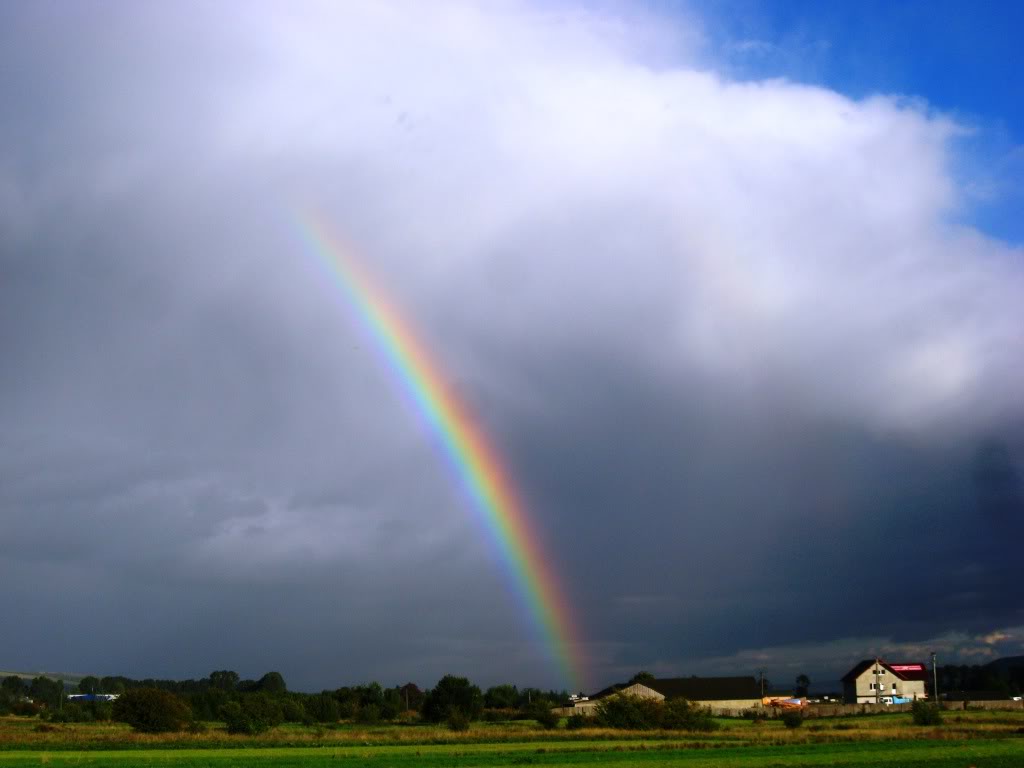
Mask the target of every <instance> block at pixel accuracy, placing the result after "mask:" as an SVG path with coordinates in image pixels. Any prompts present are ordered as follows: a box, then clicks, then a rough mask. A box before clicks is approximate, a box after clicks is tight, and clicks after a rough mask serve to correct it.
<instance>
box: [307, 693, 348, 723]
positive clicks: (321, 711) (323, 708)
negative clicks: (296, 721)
mask: <svg viewBox="0 0 1024 768" xmlns="http://www.w3.org/2000/svg"><path fill="white" fill-rule="evenodd" d="M305 708H306V712H307V713H308V714H309V716H310V717H312V718H313V719H314V720H316V722H318V723H336V722H338V718H340V717H341V712H340V710H339V708H338V700H337V699H335V698H334V697H333V696H332V695H331V694H329V693H326V692H325V693H321V694H320V695H318V696H310V697H309V698H308V699H307V700H306V707H305Z"/></svg>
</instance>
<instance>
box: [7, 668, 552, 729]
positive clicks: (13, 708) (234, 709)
mask: <svg viewBox="0 0 1024 768" xmlns="http://www.w3.org/2000/svg"><path fill="white" fill-rule="evenodd" d="M77 690H78V692H79V693H84V694H118V698H117V700H116V701H114V702H113V703H111V702H106V701H88V702H72V701H68V700H66V699H65V696H64V693H65V689H64V684H63V682H61V681H57V680H51V679H49V678H45V677H37V678H35V679H34V680H31V681H26V680H24V679H22V678H20V677H14V676H12V677H7V678H5V679H4V680H3V681H0V714H8V713H14V714H24V715H42V716H45V717H47V718H48V719H51V720H57V721H91V720H111V719H113V720H121V721H124V722H128V723H130V724H132V725H133V726H135V727H136V728H137V729H138V730H143V731H146V730H181V729H184V728H200V727H202V726H201V725H200V724H201V723H202V722H203V721H211V720H219V721H223V722H225V723H226V724H227V727H228V730H229V731H230V732H234V733H259V732H261V731H264V730H266V729H268V728H272V727H274V726H276V725H280V724H281V723H285V722H293V723H304V724H309V725H311V724H314V723H336V722H338V721H340V720H349V721H354V722H359V723H366V724H373V723H378V722H388V721H415V720H420V719H422V720H426V721H429V722H446V721H447V722H450V724H453V727H459V725H460V724H461V723H462V722H465V725H466V727H468V723H469V721H470V720H477V719H480V718H485V719H491V720H510V719H525V718H534V719H537V718H540V717H542V716H544V717H546V715H545V714H544V713H548V712H550V709H551V708H552V707H555V706H566V705H567V704H568V703H569V696H568V693H567V692H565V691H554V690H549V691H542V690H539V689H536V688H522V689H521V688H518V687H517V686H515V685H511V684H504V685H497V686H493V687H491V688H488V689H487V690H486V691H482V690H481V689H480V688H479V687H478V686H476V685H474V684H473V683H472V682H470V681H469V680H468V679H467V678H464V677H458V676H454V675H446V676H445V677H443V678H441V680H439V681H438V683H437V684H436V685H435V686H434V687H433V688H432V689H427V690H422V689H420V688H419V687H418V686H417V685H416V684H414V683H406V684H405V685H401V686H394V687H393V688H384V687H383V686H381V685H380V684H379V683H377V682H371V683H367V684H364V685H355V686H342V687H340V688H336V689H334V690H323V691H321V692H320V693H299V692H295V691H289V690H288V686H287V684H286V683H285V680H284V677H283V676H282V675H281V674H280V673H279V672H268V673H266V674H265V675H263V676H262V677H261V678H259V679H258V680H243V679H241V678H240V676H239V675H238V673H236V672H234V671H231V670H216V671H214V672H211V673H210V675H209V676H208V677H205V678H202V679H199V680H158V679H145V680H133V679H131V678H128V677H123V676H112V677H103V678H99V677H93V676H90V677H85V678H83V679H82V680H81V681H79V683H78V686H77Z"/></svg>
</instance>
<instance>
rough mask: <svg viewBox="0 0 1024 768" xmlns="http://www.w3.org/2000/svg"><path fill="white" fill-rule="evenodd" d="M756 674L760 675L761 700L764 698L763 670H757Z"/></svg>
mask: <svg viewBox="0 0 1024 768" xmlns="http://www.w3.org/2000/svg"><path fill="white" fill-rule="evenodd" d="M758 673H760V675H761V698H762V699H763V698H764V670H763V669H759V670H758Z"/></svg>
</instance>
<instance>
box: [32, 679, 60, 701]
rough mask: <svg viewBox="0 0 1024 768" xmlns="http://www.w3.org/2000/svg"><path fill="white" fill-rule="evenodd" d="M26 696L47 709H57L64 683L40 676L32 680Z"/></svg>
mask: <svg viewBox="0 0 1024 768" xmlns="http://www.w3.org/2000/svg"><path fill="white" fill-rule="evenodd" d="M28 695H29V696H31V697H32V699H34V700H35V701H37V702H39V703H41V704H45V705H46V706H48V707H51V708H52V707H57V706H59V705H60V703H61V699H62V698H63V696H64V681H63V680H51V679H50V678H48V677H43V676H42V675H40V676H39V677H36V678H33V680H32V683H31V684H30V685H29V688H28Z"/></svg>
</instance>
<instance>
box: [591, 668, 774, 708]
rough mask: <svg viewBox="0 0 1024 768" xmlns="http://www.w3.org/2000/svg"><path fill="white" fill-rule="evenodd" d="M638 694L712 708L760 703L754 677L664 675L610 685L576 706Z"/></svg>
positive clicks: (593, 704)
mask: <svg viewBox="0 0 1024 768" xmlns="http://www.w3.org/2000/svg"><path fill="white" fill-rule="evenodd" d="M622 695H629V696H639V697H641V698H644V699H655V700H656V701H670V700H672V699H687V700H688V701H692V702H694V703H695V704H699V705H701V706H704V707H712V708H713V709H736V710H739V709H750V708H752V707H757V706H760V705H761V689H760V686H759V685H758V683H757V680H755V679H754V678H753V677H667V678H663V679H660V680H645V681H644V682H642V683H633V684H631V685H630V684H621V685H612V686H609V687H608V688H605V689H604V690H602V691H598V692H597V693H595V694H594V695H593V696H591V697H590V699H589V700H587V701H578V702H576V706H575V708H576V709H578V710H583V711H584V712H589V711H592V710H593V709H594V708H595V707H596V706H597V704H598V702H599V701H600V700H601V699H603V698H607V697H608V696H622Z"/></svg>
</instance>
